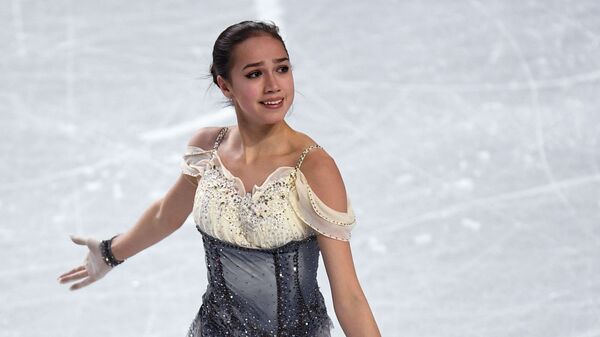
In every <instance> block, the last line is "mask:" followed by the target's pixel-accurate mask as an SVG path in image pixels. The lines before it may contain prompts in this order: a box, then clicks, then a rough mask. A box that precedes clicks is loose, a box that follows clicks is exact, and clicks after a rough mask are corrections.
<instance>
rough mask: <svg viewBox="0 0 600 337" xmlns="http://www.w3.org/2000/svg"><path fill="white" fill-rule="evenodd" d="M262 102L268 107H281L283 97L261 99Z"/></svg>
mask: <svg viewBox="0 0 600 337" xmlns="http://www.w3.org/2000/svg"><path fill="white" fill-rule="evenodd" d="M260 104H262V105H264V106H265V107H267V108H271V109H275V108H279V107H281V106H282V105H283V97H278V98H272V99H269V100H265V101H261V102H260Z"/></svg>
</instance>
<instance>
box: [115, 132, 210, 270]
mask: <svg viewBox="0 0 600 337" xmlns="http://www.w3.org/2000/svg"><path fill="white" fill-rule="evenodd" d="M219 130H220V128H218V127H205V128H201V129H200V130H198V132H197V133H196V134H195V135H194V136H193V137H192V138H191V139H190V141H189V142H188V145H192V146H197V147H201V148H203V149H210V148H212V143H213V142H214V138H216V135H217V133H218V131H219ZM196 187H197V181H196V178H194V177H192V176H188V175H185V174H180V175H179V178H178V179H177V181H176V182H175V184H174V185H173V187H171V189H170V190H169V191H168V192H167V193H166V194H165V196H164V197H162V198H161V199H159V200H157V201H155V202H154V203H153V204H152V205H151V206H150V207H149V208H148V209H147V210H146V211H145V212H144V214H143V215H142V216H141V218H140V219H139V220H138V222H137V223H136V224H135V225H134V226H133V227H132V228H131V229H129V230H128V231H127V232H125V233H123V234H121V235H119V236H118V237H116V238H115V239H114V240H113V241H112V245H111V247H112V252H113V255H114V256H115V258H117V259H118V260H124V259H127V258H130V257H132V256H134V255H135V254H137V253H139V252H141V251H142V250H144V249H146V248H148V247H150V246H152V245H154V244H155V243H157V242H159V241H161V240H162V239H164V238H165V237H167V236H169V235H170V234H171V233H173V232H174V231H176V230H177V229H179V228H180V227H181V225H183V223H184V222H185V220H186V219H187V218H188V216H189V215H190V213H191V212H192V208H193V206H194V195H195V193H196Z"/></svg>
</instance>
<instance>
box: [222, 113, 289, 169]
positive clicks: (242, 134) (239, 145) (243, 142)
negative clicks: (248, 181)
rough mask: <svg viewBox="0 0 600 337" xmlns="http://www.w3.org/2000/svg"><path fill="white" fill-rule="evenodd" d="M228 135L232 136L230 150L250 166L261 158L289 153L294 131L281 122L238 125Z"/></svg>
mask: <svg viewBox="0 0 600 337" xmlns="http://www.w3.org/2000/svg"><path fill="white" fill-rule="evenodd" d="M232 131H233V132H232ZM229 133H231V134H232V137H231V139H230V144H229V145H230V150H231V151H233V152H234V153H235V156H236V157H239V158H240V159H241V160H242V161H244V162H245V163H246V164H252V163H254V162H256V161H260V160H261V158H265V157H271V156H277V155H282V154H285V153H289V152H290V151H291V147H292V145H291V142H290V140H291V137H292V135H293V133H294V131H293V130H292V129H291V128H290V126H289V125H288V124H287V123H286V122H285V121H281V122H279V123H275V124H262V125H256V124H254V125H251V124H248V123H238V125H237V126H236V127H232V128H231V129H230V130H229Z"/></svg>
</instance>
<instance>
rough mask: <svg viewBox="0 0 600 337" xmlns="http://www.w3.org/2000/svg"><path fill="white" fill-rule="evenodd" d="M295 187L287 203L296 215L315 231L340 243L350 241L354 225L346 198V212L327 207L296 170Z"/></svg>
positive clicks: (302, 175)
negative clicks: (340, 241)
mask: <svg viewBox="0 0 600 337" xmlns="http://www.w3.org/2000/svg"><path fill="white" fill-rule="evenodd" d="M294 185H295V187H296V188H292V189H291V190H290V195H289V201H290V204H291V206H292V208H293V209H294V212H295V213H296V215H297V216H298V217H299V218H300V219H301V220H302V221H303V222H304V223H306V224H307V225H308V226H310V227H311V228H312V229H314V230H315V231H317V232H319V233H321V234H323V235H325V236H327V237H330V238H333V239H337V240H342V241H350V237H351V231H352V229H353V228H354V226H355V224H356V218H355V216H354V210H353V209H352V204H351V203H350V198H349V197H348V196H346V200H347V206H346V212H340V211H337V210H335V209H333V208H331V207H329V206H327V205H326V204H325V203H323V201H321V199H319V197H318V196H317V195H316V194H315V193H314V192H313V190H312V189H311V188H310V186H309V185H308V182H307V181H306V177H305V176H304V174H302V171H300V170H298V171H297V174H296V178H295V184H294Z"/></svg>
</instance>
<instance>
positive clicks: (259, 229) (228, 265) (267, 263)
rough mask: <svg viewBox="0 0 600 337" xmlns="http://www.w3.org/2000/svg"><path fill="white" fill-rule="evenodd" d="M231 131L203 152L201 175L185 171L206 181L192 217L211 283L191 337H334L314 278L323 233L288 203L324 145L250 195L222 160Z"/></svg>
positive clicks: (199, 190)
mask: <svg viewBox="0 0 600 337" xmlns="http://www.w3.org/2000/svg"><path fill="white" fill-rule="evenodd" d="M227 130H228V129H227V128H223V129H221V131H220V132H219V134H218V136H217V139H216V141H215V144H214V146H213V149H212V150H209V151H206V150H203V151H199V152H197V153H198V154H199V156H201V160H199V161H197V162H195V163H194V164H195V165H194V166H195V167H198V169H196V171H194V170H193V169H190V166H189V165H188V164H186V163H184V164H183V165H182V166H183V171H184V172H189V173H193V174H195V175H196V176H199V175H201V179H199V180H198V186H197V189H196V194H195V196H194V209H193V217H194V221H195V223H196V228H197V230H198V231H199V232H200V234H201V236H202V241H203V245H204V252H205V262H206V267H207V278H208V286H207V289H206V292H205V293H204V294H203V296H202V305H201V306H200V309H199V310H198V312H197V314H196V316H195V318H194V320H193V321H192V324H191V326H190V327H189V330H188V334H187V335H188V336H189V337H199V336H211V337H215V336H249V337H250V336H261V337H262V336H275V337H279V336H315V337H329V336H330V330H331V329H332V328H333V322H332V321H331V319H330V317H329V316H328V313H327V309H326V306H325V301H324V299H323V295H322V294H321V292H320V289H319V286H318V284H317V279H316V276H317V269H318V263H319V255H320V250H319V246H318V242H317V240H316V233H317V231H315V229H314V228H313V227H311V226H307V225H306V223H305V222H304V221H303V220H302V219H301V218H299V217H298V215H297V214H296V212H295V211H294V209H292V207H291V206H290V203H289V200H288V195H289V193H290V191H293V189H294V183H295V179H296V174H297V171H298V170H299V168H300V165H301V163H302V161H303V159H304V158H305V156H306V154H307V153H308V151H309V150H310V149H312V148H317V147H320V146H319V145H316V144H315V145H312V146H310V147H309V148H307V149H305V150H304V151H303V152H302V154H301V156H300V158H299V160H298V162H297V164H296V165H295V167H287V166H285V167H280V168H278V169H277V170H275V171H273V173H272V174H271V175H269V177H268V178H267V180H266V181H265V182H264V183H263V185H261V186H259V187H256V186H255V188H253V190H252V191H251V192H246V191H245V190H244V187H243V186H240V185H243V184H239V182H240V181H241V180H239V178H236V177H234V176H232V175H231V173H230V172H229V171H228V170H227V169H226V168H225V167H224V166H223V165H222V162H221V160H220V158H219V157H218V153H217V148H218V146H219V143H220V141H221V140H222V139H223V137H224V135H225V133H226V132H227ZM191 156H193V155H190V156H188V157H185V156H184V158H186V159H187V158H190V159H193V158H191ZM198 158H200V157H198ZM325 220H334V219H325Z"/></svg>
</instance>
